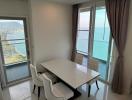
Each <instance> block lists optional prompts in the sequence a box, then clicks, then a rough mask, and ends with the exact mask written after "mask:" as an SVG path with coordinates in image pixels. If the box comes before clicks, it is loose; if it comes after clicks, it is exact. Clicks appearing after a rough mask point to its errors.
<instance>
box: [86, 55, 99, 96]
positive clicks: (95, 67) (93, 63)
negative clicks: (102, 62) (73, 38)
mask: <svg viewBox="0 0 132 100" xmlns="http://www.w3.org/2000/svg"><path fill="white" fill-rule="evenodd" d="M88 66H89V68H90V69H92V70H94V71H96V72H98V67H99V62H98V60H96V59H94V58H92V57H89V59H88ZM98 79H99V76H98V77H96V78H95V79H94V80H92V81H90V82H88V85H89V90H88V91H89V92H88V97H89V96H90V88H91V85H92V84H93V83H96V87H97V89H98V90H99V85H98V81H97V80H98Z"/></svg>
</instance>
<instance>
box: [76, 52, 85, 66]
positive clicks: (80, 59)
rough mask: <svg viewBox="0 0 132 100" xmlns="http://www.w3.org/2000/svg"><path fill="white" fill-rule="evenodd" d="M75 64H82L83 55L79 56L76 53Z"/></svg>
mask: <svg viewBox="0 0 132 100" xmlns="http://www.w3.org/2000/svg"><path fill="white" fill-rule="evenodd" d="M75 62H76V63H78V64H80V65H82V62H83V54H80V53H76V56H75Z"/></svg>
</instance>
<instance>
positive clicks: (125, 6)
mask: <svg viewBox="0 0 132 100" xmlns="http://www.w3.org/2000/svg"><path fill="white" fill-rule="evenodd" d="M129 4H130V0H106V11H107V15H108V20H109V24H110V29H111V34H112V37H113V39H114V42H115V45H116V47H117V51H118V58H117V61H116V64H115V70H114V77H113V80H112V90H113V92H115V93H118V94H122V93H123V89H124V87H123V86H124V84H123V83H124V80H123V77H124V75H123V73H124V71H123V70H124V50H125V44H126V38H127V27H128V15H129Z"/></svg>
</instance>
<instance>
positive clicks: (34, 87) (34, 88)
mask: <svg viewBox="0 0 132 100" xmlns="http://www.w3.org/2000/svg"><path fill="white" fill-rule="evenodd" d="M35 88H36V85H34V86H33V93H34V91H35Z"/></svg>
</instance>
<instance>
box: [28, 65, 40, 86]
mask: <svg viewBox="0 0 132 100" xmlns="http://www.w3.org/2000/svg"><path fill="white" fill-rule="evenodd" d="M30 69H31V75H32V80H33V82H34V83H35V84H37V83H38V81H39V80H38V74H37V69H36V67H35V66H33V65H32V64H30Z"/></svg>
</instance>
